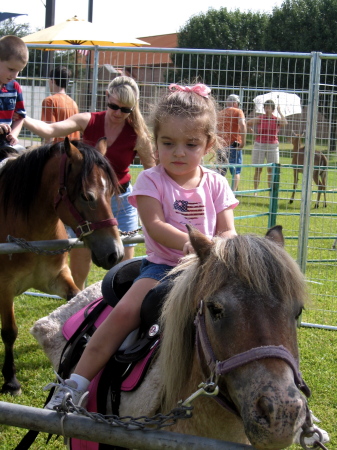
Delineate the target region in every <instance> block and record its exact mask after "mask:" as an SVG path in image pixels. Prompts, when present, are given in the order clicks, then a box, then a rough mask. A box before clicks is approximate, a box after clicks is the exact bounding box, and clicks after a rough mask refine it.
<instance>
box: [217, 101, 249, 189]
mask: <svg viewBox="0 0 337 450" xmlns="http://www.w3.org/2000/svg"><path fill="white" fill-rule="evenodd" d="M239 106H240V97H239V96H238V95H235V94H231V95H229V96H228V97H227V100H226V108H225V109H223V110H222V111H220V112H219V113H218V133H219V135H220V137H221V138H222V140H223V144H224V146H223V148H222V149H221V150H218V152H217V163H218V164H224V162H226V163H227V161H226V160H227V156H229V158H228V160H229V164H242V148H243V147H244V146H245V145H246V132H247V127H246V120H245V115H244V113H243V111H242V110H241V109H240V108H239ZM229 170H230V172H231V174H232V177H233V181H234V182H233V191H237V189H238V186H239V181H240V174H241V167H230V168H229ZM220 173H222V174H223V175H225V173H226V172H224V171H223V169H220Z"/></svg>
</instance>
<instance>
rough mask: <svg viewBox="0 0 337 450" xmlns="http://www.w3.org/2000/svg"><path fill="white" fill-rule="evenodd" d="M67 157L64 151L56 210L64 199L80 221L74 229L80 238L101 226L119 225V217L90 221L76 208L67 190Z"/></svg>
mask: <svg viewBox="0 0 337 450" xmlns="http://www.w3.org/2000/svg"><path fill="white" fill-rule="evenodd" d="M67 159H68V158H67V155H66V153H63V154H62V156H61V162H60V175H59V180H60V187H59V190H58V193H57V195H56V197H55V200H54V209H55V211H56V209H57V207H58V206H59V204H60V202H61V201H63V202H64V203H65V204H66V205H67V207H68V209H69V211H70V212H71V214H72V216H73V217H74V219H75V220H76V221H77V222H78V225H77V227H76V230H74V231H75V233H76V236H77V237H78V239H80V240H81V239H82V238H83V237H84V236H88V235H89V234H91V233H93V232H94V231H95V230H99V229H101V228H106V227H110V226H118V222H117V219H115V218H112V219H105V220H100V221H99V222H89V221H88V220H85V219H83V217H82V216H81V214H80V213H79V212H78V211H77V209H76V208H75V206H74V205H73V203H72V202H71V200H70V198H69V196H68V191H67V186H66V180H67V176H66V168H67Z"/></svg>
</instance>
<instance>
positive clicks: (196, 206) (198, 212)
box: [173, 200, 205, 219]
mask: <svg viewBox="0 0 337 450" xmlns="http://www.w3.org/2000/svg"><path fill="white" fill-rule="evenodd" d="M173 207H174V209H175V212H176V213H177V214H178V213H179V214H182V215H183V216H184V217H185V218H186V219H197V218H198V217H202V216H204V215H205V214H204V213H205V207H204V205H203V204H202V203H199V202H188V201H187V200H176V201H175V202H174V203H173Z"/></svg>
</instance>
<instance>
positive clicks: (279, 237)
mask: <svg viewBox="0 0 337 450" xmlns="http://www.w3.org/2000/svg"><path fill="white" fill-rule="evenodd" d="M266 238H267V239H270V240H271V241H274V242H275V243H276V244H278V245H279V246H280V247H284V236H283V233H282V225H275V226H274V227H272V228H270V229H269V230H268V231H267V234H266Z"/></svg>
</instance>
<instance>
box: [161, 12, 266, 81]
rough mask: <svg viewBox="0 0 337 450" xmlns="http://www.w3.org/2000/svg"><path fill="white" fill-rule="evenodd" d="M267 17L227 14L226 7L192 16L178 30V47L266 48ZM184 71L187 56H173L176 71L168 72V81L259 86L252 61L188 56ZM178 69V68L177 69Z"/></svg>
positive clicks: (241, 13) (221, 57) (236, 58)
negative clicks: (254, 84)
mask: <svg viewBox="0 0 337 450" xmlns="http://www.w3.org/2000/svg"><path fill="white" fill-rule="evenodd" d="M268 20H269V16H268V15H267V14H265V13H259V12H256V13H253V12H240V11H239V10H238V9H237V10H235V11H233V12H230V11H228V10H227V8H220V10H215V9H212V8H210V9H209V10H208V11H207V12H206V13H200V14H198V15H196V16H193V17H192V18H191V19H190V20H189V21H188V22H187V23H186V25H185V26H184V27H182V28H181V29H180V30H179V35H178V47H180V48H199V49H220V50H223V49H226V50H261V48H264V46H265V43H264V41H265V30H266V27H267V26H268ZM188 58H189V61H188V63H189V64H188V65H189V67H188V68H184V61H185V59H186V55H175V56H174V62H175V67H176V68H177V69H175V70H173V71H171V72H170V73H169V77H168V78H169V79H168V81H180V82H183V81H185V82H191V81H193V80H199V81H202V82H204V83H207V84H210V85H225V86H239V85H242V84H246V83H244V81H245V80H246V81H248V78H249V80H250V83H252V82H253V83H256V84H258V78H259V76H260V74H259V72H258V70H255V67H256V64H257V61H256V60H254V58H250V59H248V58H247V57H236V56H233V55H228V56H217V55H191V56H189V57H188ZM179 67H180V69H179Z"/></svg>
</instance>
